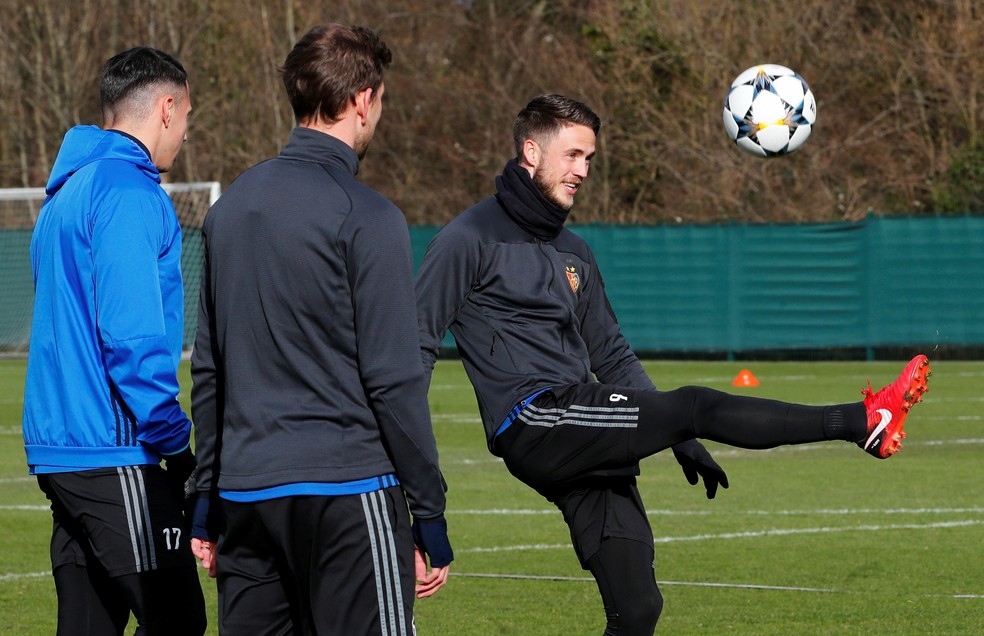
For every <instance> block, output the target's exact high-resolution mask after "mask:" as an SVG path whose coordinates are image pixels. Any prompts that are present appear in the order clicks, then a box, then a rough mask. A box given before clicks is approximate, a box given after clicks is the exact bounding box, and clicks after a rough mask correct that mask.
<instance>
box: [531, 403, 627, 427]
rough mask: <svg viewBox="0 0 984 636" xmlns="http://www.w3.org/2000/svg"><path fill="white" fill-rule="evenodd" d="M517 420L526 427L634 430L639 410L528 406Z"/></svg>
mask: <svg viewBox="0 0 984 636" xmlns="http://www.w3.org/2000/svg"><path fill="white" fill-rule="evenodd" d="M517 419H518V420H520V421H522V422H523V423H525V424H527V425H528V426H545V427H547V428H552V427H554V426H564V425H568V426H588V427H592V428H636V427H638V426H639V408H638V407H626V406H581V405H579V404H571V405H570V406H568V407H567V408H566V409H563V408H559V409H543V408H539V407H538V406H536V405H534V404H529V405H527V406H526V408H524V409H523V410H522V411H520V412H519V415H518V416H517Z"/></svg>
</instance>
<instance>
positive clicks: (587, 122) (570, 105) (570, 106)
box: [513, 94, 601, 157]
mask: <svg viewBox="0 0 984 636" xmlns="http://www.w3.org/2000/svg"><path fill="white" fill-rule="evenodd" d="M566 126H587V127H588V128H590V129H591V130H593V131H594V133H595V134H596V135H597V134H598V131H599V130H601V118H600V117H598V115H597V114H595V112H594V111H593V110H591V108H589V107H588V106H587V105H586V104H584V103H582V102H579V101H577V100H576V99H571V98H570V97H564V96H563V95H556V94H554V95H540V96H539V97H534V98H533V99H532V100H531V101H530V103H529V104H527V105H526V108H524V109H523V110H521V111H519V114H518V115H516V123H515V124H514V125H513V142H514V143H515V144H516V156H517V157H520V156H522V154H523V143H524V142H525V141H526V140H527V139H533V140H535V141H537V143H540V144H542V143H545V142H546V140H548V139H550V138H552V137H553V136H554V135H556V134H557V133H558V132H559V131H560V129H561V128H564V127H566Z"/></svg>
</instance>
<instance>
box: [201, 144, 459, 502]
mask: <svg viewBox="0 0 984 636" xmlns="http://www.w3.org/2000/svg"><path fill="white" fill-rule="evenodd" d="M358 167H359V159H358V157H357V156H356V154H355V152H354V151H353V150H352V149H351V148H350V147H349V146H348V145H346V144H345V143H343V142H341V141H339V140H337V139H335V138H333V137H331V136H329V135H326V134H323V133H320V132H318V131H314V130H310V129H306V128H295V129H294V131H293V133H292V135H291V137H290V140H289V142H288V143H287V145H286V146H285V147H284V149H283V151H282V152H281V154H280V155H279V156H277V157H275V158H273V159H270V160H268V161H265V162H263V163H260V164H258V165H256V166H254V167H253V168H250V169H249V170H247V171H246V172H245V173H244V174H243V175H242V176H240V178H239V179H237V180H236V181H235V182H234V183H233V184H232V185H231V186H230V187H229V189H228V190H227V191H226V193H225V194H224V195H223V196H222V197H221V198H220V199H219V201H218V202H217V203H216V204H215V205H214V206H213V207H212V209H211V210H210V211H209V213H208V215H207V218H206V219H205V223H204V228H203V238H204V241H205V249H206V262H205V268H204V273H203V281H202V295H201V304H200V315H199V322H198V334H197V339H196V342H195V351H194V355H193V357H192V376H193V379H194V389H193V391H192V415H193V420H194V422H195V428H196V446H197V448H196V451H197V454H198V460H199V468H198V471H199V474H198V490H199V493H200V494H202V493H203V491H206V492H214V489H215V488H218V489H219V490H220V491H224V490H236V491H248V490H257V489H264V488H270V487H274V486H283V485H289V484H297V483H304V482H322V483H324V482H327V483H343V482H353V481H359V480H369V479H372V478H377V477H381V476H385V475H391V474H393V473H395V475H396V477H397V478H398V479H399V482H400V483H401V485H402V486H403V489H404V491H405V492H406V494H407V498H408V502H409V506H410V512H411V513H412V514H413V515H414V517H415V518H417V519H422V520H432V519H436V518H440V517H442V516H443V513H444V509H445V494H444V493H445V484H444V479H443V477H442V475H441V472H440V469H439V467H438V455H437V446H436V443H435V440H434V433H433V430H432V428H431V422H430V412H429V408H428V403H427V377H426V375H425V373H424V370H423V367H422V366H421V364H420V353H419V340H418V333H417V321H416V311H415V307H416V305H415V298H414V290H413V260H412V256H411V251H410V239H409V233H408V231H407V225H406V219H405V218H404V216H403V214H402V213H401V212H400V210H399V209H398V208H397V207H396V206H394V205H393V204H392V203H390V202H389V201H388V200H386V199H385V198H384V197H383V196H382V195H380V194H378V193H377V192H375V191H373V190H372V189H370V188H369V187H367V186H365V185H363V184H362V183H360V182H359V181H357V180H356V179H355V175H356V173H357V172H358Z"/></svg>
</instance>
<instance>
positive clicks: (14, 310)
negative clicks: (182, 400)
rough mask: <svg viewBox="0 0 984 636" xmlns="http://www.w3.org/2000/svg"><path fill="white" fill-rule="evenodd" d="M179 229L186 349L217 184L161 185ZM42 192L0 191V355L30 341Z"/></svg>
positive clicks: (218, 190) (18, 351)
mask: <svg viewBox="0 0 984 636" xmlns="http://www.w3.org/2000/svg"><path fill="white" fill-rule="evenodd" d="M161 186H162V187H163V188H164V191H165V192H167V194H168V196H170V197H171V201H172V202H174V210H175V212H176V213H177V216H178V222H179V223H180V224H181V231H182V252H181V270H182V274H183V276H184V287H185V332H184V347H185V349H190V348H191V346H192V344H193V342H194V337H195V327H196V325H197V320H198V283H199V280H200V279H201V267H202V260H203V258H204V251H203V248H202V241H201V227H202V221H203V220H204V218H205V213H206V212H208V209H209V207H211V205H212V204H213V203H215V202H216V201H217V200H218V198H219V195H220V194H221V193H222V189H221V186H220V184H219V182H218V181H199V182H187V183H162V184H161ZM44 198H45V192H44V188H0V298H3V302H2V303H0V354H23V353H25V352H26V351H27V349H28V346H29V343H30V337H31V314H32V313H33V310H34V282H33V277H32V276H31V260H30V244H31V232H33V230H34V223H35V222H36V221H37V219H38V213H39V212H40V210H41V204H42V203H44Z"/></svg>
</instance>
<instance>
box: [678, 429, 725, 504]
mask: <svg viewBox="0 0 984 636" xmlns="http://www.w3.org/2000/svg"><path fill="white" fill-rule="evenodd" d="M673 456H674V457H676V460H677V462H679V463H680V467H681V468H683V474H684V476H685V477H686V478H687V481H689V482H690V485H691V486H696V485H697V482H698V481H699V479H700V478H701V477H703V479H704V488H705V489H706V490H707V498H708V499H714V495H716V494H717V489H718V484H720V485H721V486H722V487H724V488H727V487H728V476H727V475H725V474H724V470H723V469H722V468H721V467H720V466H718V464H717V462H716V461H714V459H713V458H712V457H711V454H710V453H709V452H707V449H706V448H704V445H703V444H701V443H700V442H698V441H697V440H690V441H689V442H683V443H682V444H677V445H676V446H674V447H673Z"/></svg>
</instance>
